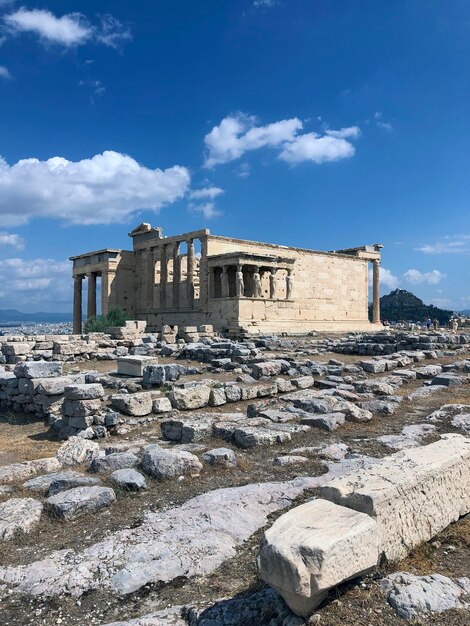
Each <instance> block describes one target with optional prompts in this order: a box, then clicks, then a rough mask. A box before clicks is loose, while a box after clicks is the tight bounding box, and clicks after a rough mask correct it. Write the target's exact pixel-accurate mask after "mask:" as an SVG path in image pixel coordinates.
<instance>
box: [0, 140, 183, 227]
mask: <svg viewBox="0 0 470 626" xmlns="http://www.w3.org/2000/svg"><path fill="white" fill-rule="evenodd" d="M189 183H190V174H189V172H188V170H187V169H186V168H185V167H182V166H179V165H175V166H173V167H170V168H168V169H166V170H161V169H158V168H157V169H149V168H147V167H144V166H143V165H140V164H139V163H138V162H137V161H135V160H134V159H133V158H131V157H130V156H127V155H125V154H121V153H119V152H113V151H111V150H108V151H106V152H103V154H97V155H96V156H94V157H92V158H91V159H83V160H82V161H76V162H74V161H67V159H64V158H62V157H53V158H51V159H48V160H47V161H39V160H38V159H23V160H21V161H18V163H16V164H14V165H12V166H10V165H8V164H7V162H6V161H5V160H3V159H1V158H0V225H1V224H3V225H10V226H11V225H20V224H25V223H26V222H28V221H29V220H30V219H31V218H33V217H46V218H47V217H48V218H56V219H61V220H63V221H64V222H66V223H70V224H110V223H113V222H125V221H127V220H128V219H129V218H130V217H131V216H132V214H133V213H135V212H138V211H140V210H144V209H146V210H152V211H158V210H159V209H160V208H161V207H162V206H164V205H166V204H170V203H172V202H174V201H175V200H178V199H179V198H181V197H183V196H184V195H185V193H186V192H187V191H188V188H189Z"/></svg>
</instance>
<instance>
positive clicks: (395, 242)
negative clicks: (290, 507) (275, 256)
mask: <svg viewBox="0 0 470 626" xmlns="http://www.w3.org/2000/svg"><path fill="white" fill-rule="evenodd" d="M469 58H470V4H469V3H468V2H466V1H465V0H448V1H447V2H437V1H432V0H422V1H418V0H416V1H413V0H409V1H403V0H396V1H394V2H389V1H388V0H370V1H367V0H363V1H361V0H359V1H357V0H350V1H348V0H315V1H313V0H279V1H276V0H239V1H237V0H233V1H231V2H229V1H226V2H222V1H220V0H206V1H200V2H194V1H193V0H167V1H155V0H153V1H151V0H137V1H136V2H132V3H131V2H125V1H123V0H113V1H112V2H111V1H105V0H93V1H91V0H88V1H85V0H69V2H67V3H64V2H59V1H58V0H57V1H53V0H45V1H44V2H37V1H33V0H31V1H27V0H25V1H24V2H15V1H14V0H0V155H1V159H2V160H1V161H0V308H7V307H8V308H10V307H14V308H18V309H21V310H24V311H34V310H48V311H66V310H69V309H70V306H71V297H72V290H71V278H70V275H71V270H70V267H69V264H68V262H67V258H68V256H70V255H72V254H77V253H80V252H85V251H88V250H93V249H99V248H103V247H123V248H126V247H129V243H130V240H129V239H128V237H127V233H128V232H129V230H131V229H132V227H134V226H135V225H137V224H138V223H140V222H142V221H148V222H151V223H152V224H154V225H159V226H162V227H163V229H164V233H165V234H167V235H171V234H177V233H181V232H185V231H188V230H194V229H198V228H202V227H208V228H210V229H211V231H212V232H214V233H217V234H222V235H228V236H234V237H241V238H246V239H255V240H260V241H270V242H275V243H281V244H286V245H295V246H300V247H306V248H313V249H325V250H329V249H337V248H342V247H351V246H356V245H362V244H365V243H376V242H381V243H383V244H384V246H385V247H384V250H383V268H382V292H383V293H388V292H389V291H390V290H391V289H392V288H395V287H400V288H405V289H409V290H411V291H413V292H414V293H416V294H417V295H419V296H420V297H422V298H423V299H424V300H425V302H433V303H435V304H436V305H439V306H444V307H448V308H453V309H455V310H460V309H464V308H470V263H469V260H470V212H469V198H470V177H469V171H468V170H469V163H470V159H469V157H470V154H469V152H470V148H469V146H470V121H469V110H468V109H469V106H468V103H469V101H470V72H469V69H468V63H469Z"/></svg>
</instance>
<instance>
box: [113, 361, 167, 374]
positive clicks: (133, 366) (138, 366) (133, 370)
mask: <svg viewBox="0 0 470 626" xmlns="http://www.w3.org/2000/svg"><path fill="white" fill-rule="evenodd" d="M156 363H158V358H157V357H154V356H123V357H118V359H117V372H118V374H123V375H124V376H136V377H139V376H143V373H144V367H145V366H146V365H154V364H156Z"/></svg>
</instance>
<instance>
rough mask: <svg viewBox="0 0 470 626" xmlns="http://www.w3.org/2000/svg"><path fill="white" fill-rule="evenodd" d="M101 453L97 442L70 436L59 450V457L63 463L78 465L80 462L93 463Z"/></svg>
mask: <svg viewBox="0 0 470 626" xmlns="http://www.w3.org/2000/svg"><path fill="white" fill-rule="evenodd" d="M99 453H100V447H99V445H98V444H97V443H95V442H93V441H89V440H88V439H82V438H81V437H69V439H67V441H66V442H65V443H63V444H62V445H61V446H60V448H59V449H58V451H57V455H56V456H57V459H58V460H59V461H60V463H62V464H63V465H77V464H78V463H88V464H89V463H91V461H92V460H93V459H94V458H95V457H97V456H98V455H99Z"/></svg>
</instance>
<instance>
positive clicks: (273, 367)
mask: <svg viewBox="0 0 470 626" xmlns="http://www.w3.org/2000/svg"><path fill="white" fill-rule="evenodd" d="M289 368H290V363H289V362H288V361H283V360H281V359H279V360H276V361H264V362H262V363H255V364H254V365H253V370H252V374H253V376H254V378H261V376H279V374H280V373H281V372H287V370H288V369H289Z"/></svg>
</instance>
